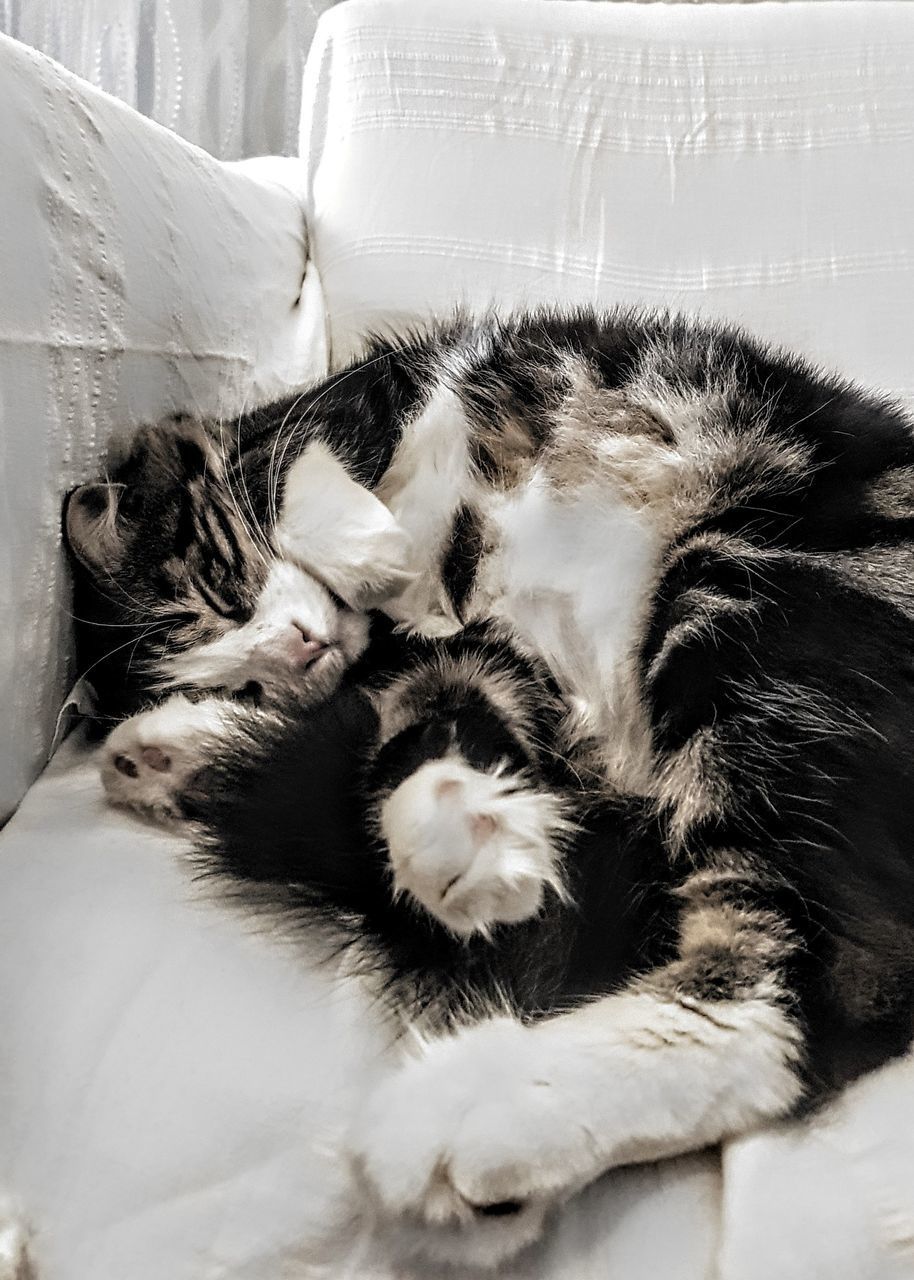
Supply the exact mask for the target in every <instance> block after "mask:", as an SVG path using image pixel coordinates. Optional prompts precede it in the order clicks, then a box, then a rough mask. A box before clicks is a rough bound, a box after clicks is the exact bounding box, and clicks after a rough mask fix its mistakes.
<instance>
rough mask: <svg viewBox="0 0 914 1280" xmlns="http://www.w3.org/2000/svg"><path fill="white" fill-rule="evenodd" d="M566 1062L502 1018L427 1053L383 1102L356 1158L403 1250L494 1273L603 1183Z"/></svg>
mask: <svg viewBox="0 0 914 1280" xmlns="http://www.w3.org/2000/svg"><path fill="white" fill-rule="evenodd" d="M559 1052H560V1047H559V1046H558V1045H557V1042H556V1039H555V1038H554V1037H551V1036H549V1035H544V1036H540V1035H539V1031H538V1030H537V1029H532V1028H529V1027H524V1026H522V1025H521V1024H519V1023H518V1022H516V1021H514V1020H513V1019H510V1018H494V1019H491V1020H489V1021H486V1022H483V1023H481V1024H478V1025H477V1026H474V1027H470V1028H468V1029H466V1030H464V1031H462V1032H458V1033H457V1034H456V1035H454V1036H451V1037H448V1038H445V1039H441V1040H436V1041H432V1042H431V1043H429V1044H426V1045H425V1046H423V1048H422V1051H421V1056H419V1057H417V1058H415V1059H412V1060H410V1061H408V1062H406V1063H405V1064H404V1065H403V1066H402V1067H401V1068H400V1069H399V1070H397V1071H395V1072H394V1073H393V1074H392V1075H391V1076H390V1077H388V1079H387V1080H386V1081H385V1082H384V1083H383V1084H382V1085H381V1086H380V1087H379V1088H378V1089H377V1090H376V1091H375V1092H374V1094H373V1095H372V1096H371V1098H370V1099H369V1100H368V1102H367V1104H366V1106H365V1107H364V1109H363V1112H362V1114H361V1115H360V1116H359V1117H358V1119H357V1122H356V1127H355V1129H354V1132H353V1138H352V1139H351V1142H350V1147H351V1152H352V1158H353V1164H354V1168H355V1170H356V1174H357V1177H358V1178H359V1180H360V1183H361V1185H362V1188H363V1190H364V1191H365V1193H366V1194H367V1196H368V1198H369V1200H370V1202H371V1203H373V1205H374V1206H375V1209H376V1211H377V1213H378V1216H379V1218H380V1220H381V1222H382V1223H385V1224H386V1225H387V1230H388V1232H389V1233H391V1235H392V1236H393V1238H394V1239H395V1241H396V1246H397V1247H398V1248H399V1249H401V1250H403V1251H404V1252H421V1253H423V1254H426V1255H428V1256H431V1257H434V1258H437V1259H439V1260H441V1261H448V1262H456V1263H463V1264H465V1265H466V1264H472V1265H474V1266H495V1265H497V1264H498V1263H499V1262H501V1261H503V1260H504V1259H505V1258H507V1257H510V1256H511V1255H512V1254H514V1253H516V1252H517V1251H518V1250H519V1249H521V1248H523V1247H524V1246H526V1245H527V1244H529V1243H531V1241H533V1240H535V1239H536V1238H537V1236H539V1235H540V1233H541V1231H542V1229H543V1225H544V1222H545V1219H546V1217H547V1215H548V1213H549V1212H550V1210H551V1209H553V1208H554V1207H555V1206H556V1205H558V1204H560V1203H561V1202H562V1201H563V1200H564V1199H566V1198H567V1197H568V1196H569V1195H570V1194H572V1193H573V1192H574V1191H577V1190H578V1189H580V1187H582V1186H583V1185H584V1184H585V1183H586V1182H588V1181H589V1180H590V1179H591V1178H592V1177H593V1176H594V1173H595V1171H599V1170H595V1167H594V1154H593V1150H592V1146H591V1141H590V1135H589V1133H588V1131H587V1127H586V1124H582V1123H581V1116H580V1114H579V1113H580V1109H581V1105H582V1100H581V1099H580V1098H577V1097H576V1096H575V1095H574V1093H573V1092H569V1091H568V1089H567V1087H566V1088H562V1087H561V1085H560V1081H561V1080H562V1079H563V1078H564V1079H565V1083H566V1085H567V1075H568V1072H567V1070H564V1071H563V1070H562V1065H561V1064H560V1063H559V1062H558V1061H557V1059H556V1054H557V1053H559Z"/></svg>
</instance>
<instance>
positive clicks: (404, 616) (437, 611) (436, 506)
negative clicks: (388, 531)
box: [378, 382, 474, 635]
mask: <svg viewBox="0 0 914 1280" xmlns="http://www.w3.org/2000/svg"><path fill="white" fill-rule="evenodd" d="M468 438H469V424H468V423H467V420H466V415H465V414H464V411H463V406H462V405H461V403H460V398H459V397H458V396H457V394H456V393H455V392H454V391H452V390H451V388H450V387H449V386H448V385H447V384H446V383H444V382H441V383H439V384H438V385H437V386H436V387H435V388H433V390H432V392H431V394H430V396H429V397H428V400H427V401H426V403H425V405H424V406H423V408H422V410H421V411H420V412H419V414H418V415H417V417H416V418H415V419H414V420H413V421H412V422H411V423H408V424H407V426H406V427H405V429H404V432H403V438H402V440H401V442H400V445H399V447H398V448H397V452H396V454H395V455H394V459H393V462H392V463H391V465H390V467H389V468H388V470H387V472H386V474H385V475H384V477H383V479H382V481H381V484H380V485H379V486H378V496H379V497H380V498H381V499H382V500H383V501H384V502H385V503H386V504H387V505H388V506H389V507H390V510H391V511H392V512H393V515H394V516H395V518H396V520H397V523H398V525H399V527H400V528H401V529H403V530H405V532H406V534H407V536H408V539H409V545H410V548H411V556H412V559H411V561H410V566H409V567H410V569H411V570H412V572H413V577H414V580H413V582H412V584H411V585H410V586H409V587H407V589H406V590H405V591H404V592H403V593H402V594H401V595H400V598H399V599H398V600H397V601H396V602H392V603H391V604H389V605H388V606H387V607H386V611H387V612H388V613H389V614H390V616H391V617H393V618H396V619H398V620H400V621H404V622H407V623H409V625H410V626H412V627H414V628H416V629H417V630H419V631H421V632H422V633H423V634H426V635H446V634H448V632H453V631H455V630H457V629H458V628H459V625H460V624H459V619H457V618H456V617H455V616H454V614H453V610H452V607H451V604H450V601H449V600H448V599H447V596H446V594H445V593H444V591H443V589H442V588H441V585H440V580H439V576H438V569H439V564H440V560H441V555H442V551H443V548H444V545H445V542H446V540H447V538H448V537H449V536H450V532H451V529H452V527H453V523H454V517H455V515H456V514H457V512H458V510H459V509H460V507H461V506H462V505H463V503H464V502H465V501H466V500H467V498H468V497H469V496H470V495H471V493H472V491H473V488H474V482H473V480H472V477H471V472H470V463H469V451H468Z"/></svg>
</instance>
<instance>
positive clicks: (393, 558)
mask: <svg viewBox="0 0 914 1280" xmlns="http://www.w3.org/2000/svg"><path fill="white" fill-rule="evenodd" d="M276 534H277V539H278V542H279V545H280V549H281V550H282V552H283V554H284V555H285V556H286V557H288V559H290V560H293V561H295V562H296V563H297V564H300V565H303V566H304V567H305V568H306V569H308V570H309V571H310V572H312V573H314V574H316V575H317V576H318V577H319V578H320V580H321V581H322V582H325V583H326V584H327V585H328V586H329V587H330V588H331V589H332V590H333V591H335V592H336V593H337V595H338V596H340V597H342V599H343V600H345V601H346V603H347V604H348V605H350V606H351V607H352V608H359V609H361V608H368V607H371V606H374V605H378V604H381V603H383V602H384V601H386V600H387V599H389V598H391V597H392V596H396V595H398V594H399V593H400V592H401V591H402V590H403V589H404V587H406V586H407V584H408V583H409V582H410V581H411V577H412V575H411V573H410V568H409V565H410V543H409V537H408V535H407V533H406V532H404V530H403V529H402V528H401V527H400V525H399V524H398V523H397V520H396V517H395V516H394V515H393V514H392V513H391V512H390V511H389V510H388V509H387V507H386V506H385V505H384V503H383V502H382V501H380V500H379V499H378V498H377V497H375V495H374V494H373V493H371V492H370V490H368V489H366V488H365V487H364V486H363V485H360V484H358V483H357V482H356V481H355V480H353V479H352V477H351V476H350V475H349V472H348V471H347V470H346V468H345V466H344V465H343V463H342V462H341V461H340V460H339V459H338V458H337V457H336V456H335V454H334V453H333V452H332V450H331V449H330V448H329V447H328V446H327V445H325V444H323V443H322V442H321V441H319V440H315V441H312V442H311V443H310V444H309V445H308V446H307V447H306V448H305V449H304V450H303V452H302V453H301V455H300V456H299V457H298V458H296V460H295V462H294V463H293V464H292V466H291V467H290V468H289V472H288V474H287V476H286V481H285V488H284V490H283V499H282V509H281V512H280V517H279V522H278V524H277V527H276Z"/></svg>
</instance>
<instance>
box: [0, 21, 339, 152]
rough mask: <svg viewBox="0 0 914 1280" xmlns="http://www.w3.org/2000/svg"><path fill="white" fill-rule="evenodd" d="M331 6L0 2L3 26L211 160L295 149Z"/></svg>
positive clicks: (4, 29) (1, 29)
mask: <svg viewBox="0 0 914 1280" xmlns="http://www.w3.org/2000/svg"><path fill="white" fill-rule="evenodd" d="M333 3H334V0H0V31H4V32H6V34H7V35H11V36H13V37H15V39H17V40H22V41H24V42H25V43H26V44H30V45H33V46H34V47H35V48H36V49H41V50H42V51H43V52H44V53H47V54H50V56H51V57H52V58H56V59H57V60H58V61H59V62H62V63H63V64H64V66H66V67H69V69H70V70H71V71H75V72H76V73H77V74H78V75H81V76H83V77H84V78H85V79H87V80H89V81H91V82H92V83H93V84H95V85H98V86H99V87H100V88H102V89H106V90H107V91H108V92H109V93H113V94H115V95H116V96H117V97H118V98H123V99H124V101H125V102H129V103H130V105H131V106H133V107H136V108H137V109H138V110H139V111H142V112H143V113H144V115H148V116H151V117H152V118H153V119H154V120H158V121H159V122H160V123H161V124H164V125H167V126H168V127H169V128H170V129H174V130H175V132H177V133H180V134H181V135H182V136H183V137H185V138H188V139H189V140H190V141H191V142H196V143H197V144H198V145H199V146H201V147H205V148H206V150H207V151H210V152H212V154H213V155H217V156H220V157H222V158H224V159H229V160H236V159H240V158H241V157H243V156H251V155H266V154H285V155H290V154H293V153H294V152H295V151H296V135H297V128H298V107H299V95H300V90H301V73H302V67H303V65H304V60H305V57H306V55H307V52H308V46H309V44H310V43H311V38H312V36H313V34H314V28H315V26H316V24H317V19H318V17H319V16H320V14H321V13H322V12H323V10H324V9H327V8H329V7H330V5H331V4H333Z"/></svg>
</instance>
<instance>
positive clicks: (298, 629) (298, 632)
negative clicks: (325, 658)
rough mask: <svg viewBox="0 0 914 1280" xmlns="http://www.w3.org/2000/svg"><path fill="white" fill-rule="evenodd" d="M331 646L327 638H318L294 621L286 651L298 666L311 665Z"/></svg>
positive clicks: (287, 640)
mask: <svg viewBox="0 0 914 1280" xmlns="http://www.w3.org/2000/svg"><path fill="white" fill-rule="evenodd" d="M329 647H330V646H329V645H328V643H327V641H326V640H318V639H316V638H315V637H314V636H313V635H312V634H311V633H310V631H307V630H306V629H305V628H304V627H302V626H300V625H299V624H298V623H297V622H293V623H292V625H291V627H290V628H289V632H288V635H287V638H286V652H287V653H288V655H289V659H290V661H291V662H292V663H294V665H295V666H296V667H310V665H311V663H312V662H316V661H317V659H318V658H319V657H320V656H321V654H322V653H326V651H327V649H328V648H329Z"/></svg>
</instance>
